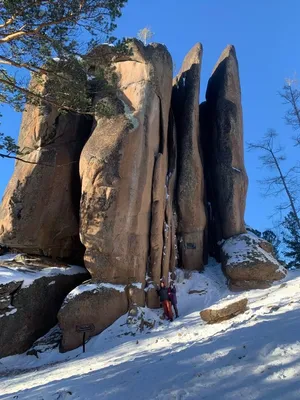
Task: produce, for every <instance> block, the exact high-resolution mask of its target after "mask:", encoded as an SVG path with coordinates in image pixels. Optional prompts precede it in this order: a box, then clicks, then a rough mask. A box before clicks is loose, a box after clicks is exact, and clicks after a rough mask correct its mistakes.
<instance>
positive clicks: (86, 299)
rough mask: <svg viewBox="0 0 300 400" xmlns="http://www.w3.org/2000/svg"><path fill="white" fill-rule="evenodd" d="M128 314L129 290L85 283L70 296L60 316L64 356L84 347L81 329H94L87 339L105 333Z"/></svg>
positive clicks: (115, 286) (110, 285) (88, 332)
mask: <svg viewBox="0 0 300 400" xmlns="http://www.w3.org/2000/svg"><path fill="white" fill-rule="evenodd" d="M127 310H128V299H127V294H126V286H124V285H113V284H110V283H93V282H86V283H84V284H82V285H80V286H78V287H77V288H75V289H74V290H72V292H70V293H69V294H68V296H67V297H66V298H65V300H64V302H63V305H62V307H61V309H60V311H59V313H58V321H59V326H60V328H61V330H62V335H63V337H62V342H61V348H60V350H61V352H65V351H69V350H72V349H75V348H76V347H79V346H80V345H81V344H82V336H83V333H82V331H81V329H82V327H84V326H86V327H90V328H91V327H92V328H91V330H89V331H87V332H86V339H88V338H89V337H90V336H94V335H97V334H98V333H100V332H102V331H104V329H106V328H107V327H109V326H110V325H111V324H112V323H113V322H115V321H116V320H117V319H118V318H119V317H121V315H123V314H125V313H126V312H127Z"/></svg>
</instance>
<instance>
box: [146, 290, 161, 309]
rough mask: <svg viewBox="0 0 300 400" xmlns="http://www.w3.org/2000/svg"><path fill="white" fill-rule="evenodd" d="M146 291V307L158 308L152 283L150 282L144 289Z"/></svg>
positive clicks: (158, 304)
mask: <svg viewBox="0 0 300 400" xmlns="http://www.w3.org/2000/svg"><path fill="white" fill-rule="evenodd" d="M145 293H146V305H147V307H148V308H159V307H160V301H159V297H158V295H157V291H156V287H155V286H154V285H153V284H150V285H149V286H147V287H146V289H145Z"/></svg>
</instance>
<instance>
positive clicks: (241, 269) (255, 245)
mask: <svg viewBox="0 0 300 400" xmlns="http://www.w3.org/2000/svg"><path fill="white" fill-rule="evenodd" d="M221 259H222V267H223V269H224V271H225V273H226V275H227V276H228V278H229V280H230V282H231V286H230V287H232V288H235V290H236V289H237V288H238V287H240V288H241V290H242V289H243V288H245V289H255V288H258V289H260V288H262V287H268V286H269V285H270V284H271V283H272V282H273V281H277V280H280V279H283V278H284V277H285V276H286V274H287V271H286V269H285V268H284V267H283V266H282V265H281V264H280V263H279V262H278V261H277V260H276V259H275V258H274V257H273V255H272V254H271V253H269V252H267V251H266V250H264V249H263V248H262V247H261V239H260V238H258V237H257V236H256V235H254V234H253V233H250V232H248V233H245V234H241V235H237V236H234V237H232V238H230V239H227V240H226V241H225V242H224V243H223V244H222V247H221Z"/></svg>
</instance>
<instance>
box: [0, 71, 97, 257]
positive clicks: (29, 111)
mask: <svg viewBox="0 0 300 400" xmlns="http://www.w3.org/2000/svg"><path fill="white" fill-rule="evenodd" d="M31 86H32V89H33V90H39V91H40V92H41V93H45V92H46V90H47V89H46V88H47V84H46V83H45V85H44V86H42V87H40V83H37V82H36V81H35V80H34V79H33V81H32V82H31ZM89 125H90V124H89V122H88V121H87V120H86V118H85V117H82V116H76V115H72V114H68V115H61V114H59V113H58V112H57V111H56V110H55V109H54V108H53V107H51V106H50V105H45V106H42V107H36V106H34V105H31V104H28V105H26V109H25V111H24V113H23V119H22V125H21V130H20V136H19V143H18V145H19V147H20V150H21V151H22V153H23V155H22V158H23V159H24V160H25V162H23V161H17V162H16V166H15V171H14V174H13V176H12V178H11V180H10V182H9V185H8V187H7V189H6V191H5V194H4V197H3V199H2V203H1V207H0V243H1V244H5V245H6V246H9V247H11V248H15V249H18V250H19V251H24V252H27V253H29V254H39V255H46V256H52V257H61V258H72V259H77V260H78V259H79V258H82V256H83V246H82V245H81V243H80V241H79V199H80V179H79V156H80V152H81V149H82V147H83V145H84V143H85V141H86V139H87V137H88V134H89V130H90V126H89Z"/></svg>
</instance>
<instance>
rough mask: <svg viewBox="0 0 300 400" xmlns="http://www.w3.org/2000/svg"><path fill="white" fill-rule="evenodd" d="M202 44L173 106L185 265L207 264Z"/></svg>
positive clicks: (189, 60) (183, 73) (180, 79)
mask: <svg viewBox="0 0 300 400" xmlns="http://www.w3.org/2000/svg"><path fill="white" fill-rule="evenodd" d="M201 60H202V46H201V45H200V44H196V45H195V46H194V47H193V48H192V49H191V50H190V52H189V53H188V54H187V56H186V57H185V59H184V62H183V65H182V67H181V70H180V72H179V74H178V75H177V77H176V78H175V80H174V86H173V93H172V109H173V111H174V116H175V122H176V129H177V140H178V182H177V193H176V198H177V205H178V231H177V232H178V239H179V252H180V258H181V263H182V267H183V268H185V269H189V270H193V269H195V270H197V269H198V270H200V269H202V268H203V234H204V229H205V225H206V215H205V208H204V177H203V168H202V161H201V157H200V149H199V145H200V143H199V135H200V130H199V91H200V70H201Z"/></svg>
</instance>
